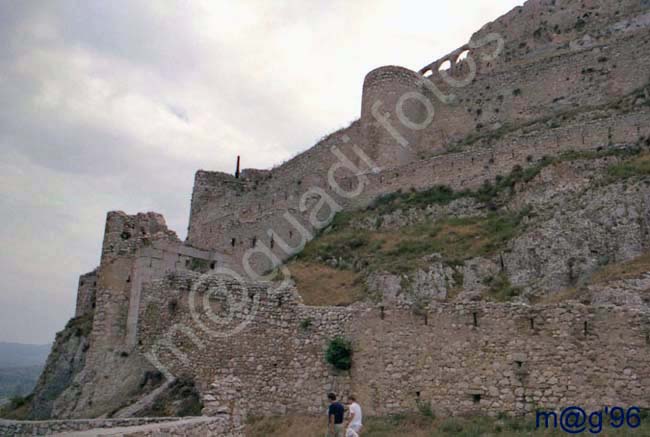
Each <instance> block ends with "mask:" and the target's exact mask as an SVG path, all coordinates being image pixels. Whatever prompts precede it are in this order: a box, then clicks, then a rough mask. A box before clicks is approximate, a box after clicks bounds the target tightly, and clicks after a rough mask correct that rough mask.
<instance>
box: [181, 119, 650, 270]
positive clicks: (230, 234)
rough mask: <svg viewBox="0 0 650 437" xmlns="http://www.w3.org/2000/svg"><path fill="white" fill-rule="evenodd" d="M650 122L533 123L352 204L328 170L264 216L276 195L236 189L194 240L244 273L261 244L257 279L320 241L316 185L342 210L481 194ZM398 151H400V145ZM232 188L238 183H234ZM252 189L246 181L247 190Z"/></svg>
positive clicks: (377, 182)
mask: <svg viewBox="0 0 650 437" xmlns="http://www.w3.org/2000/svg"><path fill="white" fill-rule="evenodd" d="M649 119H650V112H649V111H648V110H647V109H646V108H644V107H639V108H638V109H637V110H636V111H635V112H629V113H619V111H618V110H616V109H609V110H598V111H593V112H591V113H586V114H577V115H573V116H571V117H567V119H566V120H561V119H559V121H558V122H557V123H558V124H557V125H553V126H555V127H553V128H550V127H549V123H551V122H548V123H537V124H533V125H531V126H528V127H526V128H522V129H519V130H515V131H512V132H510V133H506V134H503V135H502V136H499V137H497V136H495V137H494V138H486V139H482V140H479V141H477V142H476V143H475V144H473V145H472V146H468V147H467V150H466V151H464V152H460V153H448V154H443V155H438V156H434V157H432V158H428V159H420V160H414V161H412V162H411V163H409V164H408V165H405V166H402V167H400V168H395V169H386V170H384V171H381V172H379V173H377V174H374V173H372V172H366V174H365V175H364V177H365V178H367V181H368V183H367V185H366V186H365V187H364V189H363V192H362V194H361V195H360V196H358V197H355V198H353V199H346V198H344V197H342V196H340V195H337V194H336V193H334V192H333V190H332V189H331V188H329V187H328V186H327V176H326V175H327V169H323V170H321V171H322V173H321V176H320V177H317V176H315V175H313V176H311V179H310V182H313V183H314V185H308V184H307V183H302V184H300V185H297V184H294V185H293V191H292V192H291V194H290V195H288V196H287V199H286V200H284V198H283V197H282V196H281V197H280V200H279V201H278V202H277V203H276V204H275V206H274V207H273V208H269V209H264V208H265V206H264V205H268V204H269V203H268V202H269V197H271V196H272V195H271V194H270V193H268V192H267V191H266V189H264V188H261V187H260V188H258V189H257V190H251V191H245V190H244V189H243V188H242V189H241V194H239V193H240V192H235V191H234V190H233V191H231V193H230V195H228V196H226V197H225V198H224V199H225V200H222V201H227V203H225V204H224V203H219V200H215V201H213V202H212V203H209V204H206V206H203V208H204V211H205V212H206V214H207V213H208V212H214V213H215V214H224V213H225V212H226V211H233V212H232V213H231V212H228V213H227V217H221V218H220V219H218V220H215V221H213V222H212V223H211V224H210V225H209V226H199V225H195V226H194V227H193V230H194V233H193V237H192V239H191V241H192V242H194V241H203V242H204V245H205V246H208V247H209V246H210V245H212V244H215V245H216V244H217V243H218V242H219V241H220V244H221V245H220V249H219V250H222V251H223V252H224V253H225V254H227V255H228V256H230V257H232V264H231V265H232V266H233V267H234V268H235V269H236V270H240V269H239V266H241V263H242V260H243V259H244V256H245V253H246V252H247V251H249V252H250V250H251V248H252V247H253V239H255V244H256V249H257V250H255V251H254V254H253V255H252V256H251V257H250V258H248V261H247V262H248V263H249V264H250V265H251V266H252V267H253V270H254V271H255V272H257V273H262V272H265V271H267V270H268V269H270V268H271V267H272V266H271V261H270V259H269V256H268V254H266V255H265V254H263V253H262V252H264V251H270V252H271V253H273V254H274V256H276V257H277V260H284V259H286V258H288V257H289V256H290V255H291V254H293V253H295V252H296V251H298V249H299V248H300V243H301V242H302V241H303V234H302V231H301V229H300V226H302V227H304V229H305V230H306V231H308V232H309V238H308V239H311V236H313V235H315V234H316V230H315V229H314V227H313V226H312V225H311V224H310V219H309V215H310V214H312V213H314V211H316V212H317V213H318V217H319V218H320V219H324V218H326V217H327V216H328V215H329V214H330V209H329V207H328V204H327V203H325V204H324V205H319V204H318V203H317V202H319V201H321V200H322V198H321V197H320V196H318V195H316V194H314V195H313V196H306V197H311V200H309V201H308V202H306V204H305V207H306V210H305V211H304V212H302V211H301V210H300V208H299V201H300V198H301V197H302V196H303V195H305V193H306V192H307V191H308V190H309V189H310V188H312V187H314V186H316V187H321V188H324V189H325V191H326V192H327V193H328V194H329V195H330V196H331V198H332V199H333V200H334V201H335V202H336V203H337V204H338V205H339V206H341V207H343V208H348V207H358V206H363V205H366V204H367V203H368V202H370V201H371V200H372V199H373V198H375V197H376V196H378V195H381V194H385V193H390V192H394V191H397V190H399V189H402V190H408V189H410V188H416V189H426V188H429V187H431V186H432V185H436V184H443V185H449V186H451V187H452V188H454V189H457V190H462V189H474V188H477V187H479V186H480V185H481V184H482V183H483V182H484V181H486V180H487V181H494V178H495V177H496V176H497V175H505V174H507V173H509V172H510V171H511V170H512V168H513V167H514V166H515V165H521V166H523V167H525V166H527V165H531V164H532V163H534V162H535V161H536V160H538V159H541V158H542V157H543V156H547V155H548V156H553V155H555V154H557V153H560V152H562V151H569V150H595V149H597V148H603V147H608V146H609V145H616V144H636V143H637V142H638V141H639V140H640V139H641V138H650V123H649V122H648V121H649ZM553 122H555V121H554V120H553ZM560 123H561V124H560ZM394 147H397V148H400V146H399V145H396V146H394ZM345 155H346V156H348V157H350V158H353V157H357V155H356V153H355V152H354V151H346V152H345ZM321 162H323V161H321ZM330 165H331V164H330ZM361 168H362V169H365V168H366V167H364V166H361ZM336 175H337V181H338V183H339V185H340V186H341V187H342V188H343V189H345V190H346V191H353V190H354V188H355V187H356V186H357V184H358V183H359V178H358V177H357V176H351V175H350V173H349V172H348V173H346V172H345V171H339V172H337V173H336ZM197 177H199V176H198V175H197ZM224 177H225V176H224ZM231 181H236V180H235V179H234V178H232V177H231ZM276 182H277V180H276ZM246 183H247V182H246V181H240V182H239V184H240V185H245V184H246ZM238 194H239V195H238ZM276 199H277V193H276ZM258 208H259V209H258ZM236 214H237V215H236ZM287 215H289V216H290V217H293V218H294V219H295V220H296V221H297V222H298V223H299V225H295V223H293V222H292V221H290V220H289V219H287ZM206 216H207V215H206ZM237 217H238V218H237ZM271 235H272V236H273V237H272V236H271ZM232 238H234V239H235V246H234V247H232V246H231V245H230V243H231V241H232ZM272 241H273V242H272ZM281 242H285V243H286V245H288V246H289V250H288V251H285V250H284V248H283V246H282V245H281V244H280V243H281Z"/></svg>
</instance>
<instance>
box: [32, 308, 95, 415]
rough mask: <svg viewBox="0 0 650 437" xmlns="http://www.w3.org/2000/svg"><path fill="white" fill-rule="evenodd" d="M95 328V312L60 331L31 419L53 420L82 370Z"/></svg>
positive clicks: (73, 321)
mask: <svg viewBox="0 0 650 437" xmlns="http://www.w3.org/2000/svg"><path fill="white" fill-rule="evenodd" d="M91 329H92V313H90V314H86V315H84V316H81V317H78V318H74V319H72V320H71V321H70V322H68V324H67V325H66V327H65V329H64V330H63V331H61V332H59V333H58V334H57V336H56V340H55V341H54V345H53V346H52V352H50V356H49V357H48V360H47V363H46V364H45V369H44V370H43V373H42V374H41V377H40V379H39V381H38V384H37V386H36V388H35V390H34V398H33V400H32V405H31V411H30V418H31V419H36V420H39V419H49V418H50V417H52V416H54V415H55V412H54V410H55V402H56V400H57V398H58V397H59V396H61V394H62V393H64V392H65V391H66V390H67V389H68V388H69V387H70V386H71V385H72V382H73V380H74V378H75V377H76V376H77V375H78V374H79V372H81V371H82V369H83V367H84V364H85V362H86V352H87V351H88V347H89V344H88V337H89V335H90V330H91Z"/></svg>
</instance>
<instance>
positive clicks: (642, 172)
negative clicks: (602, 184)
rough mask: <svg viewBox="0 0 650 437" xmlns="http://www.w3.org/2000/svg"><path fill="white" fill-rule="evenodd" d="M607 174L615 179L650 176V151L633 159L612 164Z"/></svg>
mask: <svg viewBox="0 0 650 437" xmlns="http://www.w3.org/2000/svg"><path fill="white" fill-rule="evenodd" d="M607 174H608V175H609V176H610V178H612V179H613V180H620V179H628V178H631V177H636V176H650V153H644V154H641V155H639V156H637V157H635V158H633V159H629V160H625V161H623V162H620V163H618V164H613V165H610V166H609V167H608V168H607Z"/></svg>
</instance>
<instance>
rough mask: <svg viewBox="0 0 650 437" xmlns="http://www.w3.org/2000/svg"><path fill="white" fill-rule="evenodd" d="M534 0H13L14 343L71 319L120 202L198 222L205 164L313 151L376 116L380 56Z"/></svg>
mask: <svg viewBox="0 0 650 437" xmlns="http://www.w3.org/2000/svg"><path fill="white" fill-rule="evenodd" d="M519 3H521V2H520V1H515V0H509V1H502V0H490V1H488V0H484V1H475V0H466V1H459V2H443V1H439V2H435V1H434V2H431V1H427V2H424V1H397V0H395V1H387V0H382V1H370V0H364V1H358V2H349V1H343V0H335V1H332V2H309V3H305V2H303V1H299V0H288V1H280V2H265V1H261V0H260V1H242V2H220V1H212V0H203V1H195V2H183V1H170V2H147V1H144V0H115V1H111V2H88V1H85V0H76V1H71V0H66V1H63V0H60V1H59V0H53V1H50V2H44V3H43V2H41V3H38V4H37V3H33V2H3V3H0V40H1V41H2V42H3V43H2V45H0V102H2V105H1V106H0V170H1V171H0V214H2V217H3V219H4V225H5V226H4V227H3V228H2V229H0V240H1V241H2V245H3V248H4V249H3V251H2V252H1V253H0V275H2V277H3V279H4V281H3V288H2V290H1V293H0V332H2V334H1V335H0V341H2V340H4V341H22V342H47V341H51V340H52V339H53V337H54V332H55V331H56V330H59V329H61V328H62V327H63V326H64V324H65V322H66V320H67V319H68V318H69V317H70V316H71V315H72V312H73V310H74V301H75V293H76V290H75V289H76V283H77V278H78V275H79V274H81V273H84V272H87V271H90V270H92V269H93V268H94V267H95V266H96V265H97V263H98V261H99V253H100V245H101V239H102V231H103V227H104V219H105V214H106V212H107V211H108V210H117V209H119V210H124V211H126V212H128V213H135V212H137V211H148V210H155V211H158V212H161V213H163V214H164V215H165V217H166V218H167V221H168V224H169V225H170V226H171V227H172V228H173V229H175V230H176V231H177V232H178V233H179V236H180V237H181V238H184V235H185V229H186V227H187V219H188V215H189V202H190V195H191V188H192V181H193V176H194V172H195V170H196V169H198V168H204V169H213V170H221V171H232V169H233V167H234V159H235V156H236V155H242V159H243V164H244V167H258V168H268V167H271V166H272V165H273V164H277V163H279V162H281V161H283V160H285V159H287V158H288V157H290V156H292V155H294V154H296V153H297V152H299V151H302V150H306V149H307V148H309V147H310V146H312V145H313V144H314V142H315V141H316V139H318V138H320V137H322V136H323V135H325V134H326V133H328V132H331V131H333V130H335V129H337V128H339V127H341V126H344V125H346V124H347V123H349V122H350V121H352V120H353V119H355V118H357V117H358V116H359V108H360V97H361V85H362V82H363V78H364V75H365V74H366V73H367V72H368V71H370V70H371V69H373V68H375V67H378V66H380V65H385V64H397V65H404V66H406V67H409V68H412V69H418V68H420V67H422V66H423V65H425V64H428V63H429V62H431V61H432V60H434V59H436V58H437V57H439V56H441V55H443V54H445V53H447V52H449V51H450V50H452V49H453V48H455V47H457V46H459V45H461V44H463V43H465V42H466V41H467V40H468V39H469V37H470V35H471V34H472V33H473V32H474V31H476V30H477V29H478V28H480V27H481V26H482V25H483V24H484V22H485V19H486V17H489V18H491V19H493V18H496V17H497V16H499V15H500V14H502V13H505V12H507V11H508V10H509V9H510V8H512V7H513V6H515V5H517V4H519Z"/></svg>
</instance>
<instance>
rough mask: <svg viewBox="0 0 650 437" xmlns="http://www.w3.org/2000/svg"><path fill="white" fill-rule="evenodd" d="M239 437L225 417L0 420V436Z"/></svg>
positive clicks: (238, 433)
mask: <svg viewBox="0 0 650 437" xmlns="http://www.w3.org/2000/svg"><path fill="white" fill-rule="evenodd" d="M34 435H54V436H64V435H65V436H75V435H79V436H88V435H120V436H138V437H142V436H159V435H165V436H187V435H201V436H224V435H228V436H232V437H235V436H239V435H241V432H240V430H239V427H235V426H233V424H232V423H230V421H229V419H228V418H225V417H199V418H184V417H168V418H167V417H164V418H162V417H155V418H147V417H143V418H130V419H89V420H83V419H82V420H47V421H13V420H0V436H34Z"/></svg>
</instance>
